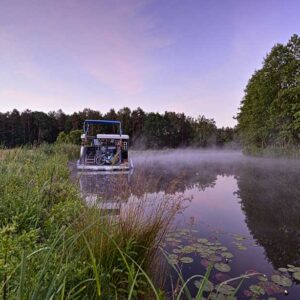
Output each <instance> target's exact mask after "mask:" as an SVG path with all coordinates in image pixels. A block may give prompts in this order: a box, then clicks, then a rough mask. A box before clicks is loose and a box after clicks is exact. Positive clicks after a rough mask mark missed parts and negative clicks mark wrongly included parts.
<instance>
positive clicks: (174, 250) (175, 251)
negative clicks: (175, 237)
mask: <svg viewBox="0 0 300 300" xmlns="http://www.w3.org/2000/svg"><path fill="white" fill-rule="evenodd" d="M172 251H173V252H174V253H181V249H176V248H175V249H173V250H172Z"/></svg>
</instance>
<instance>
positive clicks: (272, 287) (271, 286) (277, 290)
mask: <svg viewBox="0 0 300 300" xmlns="http://www.w3.org/2000/svg"><path fill="white" fill-rule="evenodd" d="M259 285H260V286H261V287H263V288H264V289H265V291H266V293H267V294H268V296H272V295H275V294H282V293H283V292H284V289H283V288H282V287H281V286H279V285H277V284H275V283H274V282H270V281H266V282H261V283H260V284H259Z"/></svg>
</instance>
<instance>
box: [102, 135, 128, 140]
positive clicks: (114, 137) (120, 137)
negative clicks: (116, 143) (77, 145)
mask: <svg viewBox="0 0 300 300" xmlns="http://www.w3.org/2000/svg"><path fill="white" fill-rule="evenodd" d="M96 137H97V139H122V140H129V135H127V134H121V135H120V134H97V136H96Z"/></svg>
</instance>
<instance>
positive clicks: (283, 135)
mask: <svg viewBox="0 0 300 300" xmlns="http://www.w3.org/2000/svg"><path fill="white" fill-rule="evenodd" d="M237 120H238V126H237V129H238V132H239V135H240V138H241V141H242V143H243V144H244V146H245V147H246V148H247V147H248V148H250V149H251V147H256V148H260V149H266V148H270V147H273V148H278V149H279V148H291V149H293V148H294V149H295V146H296V147H297V149H298V148H299V145H300V38H299V36H297V35H293V36H292V37H291V39H290V40H289V41H288V43H287V44H286V45H282V44H277V45H275V46H274V47H273V48H272V50H271V52H270V53H269V54H268V55H267V56H266V58H265V59H264V62H263V66H262V68H261V69H260V70H257V71H255V73H254V74H253V76H252V77H251V79H250V80H249V82H248V85H247V87H246V89H245V96H244V99H243V101H242V103H241V107H240V112H239V114H238V116H237Z"/></svg>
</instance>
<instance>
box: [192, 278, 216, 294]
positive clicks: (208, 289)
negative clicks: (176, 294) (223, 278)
mask: <svg viewBox="0 0 300 300" xmlns="http://www.w3.org/2000/svg"><path fill="white" fill-rule="evenodd" d="M203 280H204V279H201V280H196V281H195V282H194V285H195V287H196V288H198V289H199V288H200V287H201V286H202V283H203ZM203 290H204V291H205V292H212V291H213V290H214V285H213V283H212V282H211V281H209V280H205V283H204V287H203Z"/></svg>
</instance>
